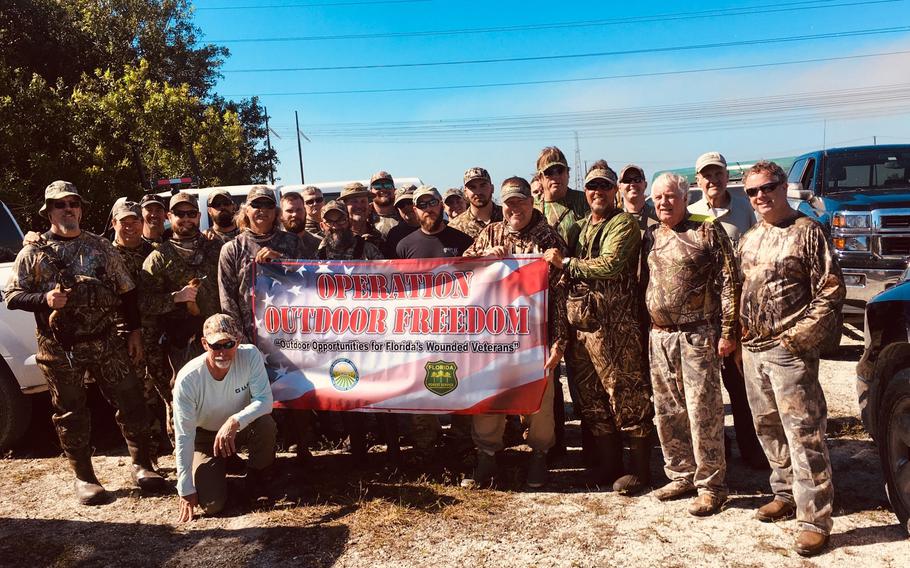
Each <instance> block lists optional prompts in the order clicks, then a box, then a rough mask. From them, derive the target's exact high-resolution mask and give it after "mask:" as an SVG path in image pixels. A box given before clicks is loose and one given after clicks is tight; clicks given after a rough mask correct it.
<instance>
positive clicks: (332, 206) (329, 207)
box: [320, 199, 348, 221]
mask: <svg viewBox="0 0 910 568" xmlns="http://www.w3.org/2000/svg"><path fill="white" fill-rule="evenodd" d="M332 211H335V212H337V213H341V215H342V216H343V217H344V218H345V219H346V218H347V216H348V208H347V207H345V206H344V204H343V203H339V202H338V201H336V200H334V199H333V200H332V201H329V202H328V203H326V204H325V207H323V208H322V213H320V215H321V216H322V220H323V221H326V220H327V219H326V217H328V214H329V213H331V212H332Z"/></svg>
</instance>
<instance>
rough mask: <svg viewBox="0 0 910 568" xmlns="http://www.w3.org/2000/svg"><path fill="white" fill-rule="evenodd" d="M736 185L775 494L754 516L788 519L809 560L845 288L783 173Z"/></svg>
mask: <svg viewBox="0 0 910 568" xmlns="http://www.w3.org/2000/svg"><path fill="white" fill-rule="evenodd" d="M743 181H744V183H745V191H746V194H747V195H748V196H749V201H750V202H751V203H752V207H753V208H754V209H755V211H756V212H757V213H758V214H759V216H760V217H761V221H760V222H759V223H758V224H757V225H755V226H754V227H752V228H751V229H750V230H749V231H748V232H746V233H745V234H744V235H743V236H742V238H741V239H740V241H739V251H738V253H739V261H740V273H741V277H742V282H743V288H742V300H741V302H740V306H741V309H740V321H741V323H742V344H743V347H744V350H743V364H744V367H745V371H746V391H747V393H748V396H749V405H750V406H751V407H752V413H753V415H754V416H755V429H756V430H757V431H758V433H759V439H760V440H761V446H762V449H764V452H765V455H766V456H767V458H768V461H769V462H770V463H771V490H772V491H773V492H774V499H773V500H772V501H770V502H768V503H766V504H765V505H763V506H762V507H761V508H759V509H758V511H757V512H756V518H757V519H758V520H760V521H763V522H774V521H777V520H781V519H786V518H788V517H791V516H793V514H794V513H795V514H796V521H797V526H798V528H799V534H798V535H797V538H796V542H795V545H794V548H795V550H796V552H797V553H799V554H800V555H802V556H813V555H815V554H818V553H819V552H821V551H822V550H823V549H824V548H825V546H826V545H827V544H828V535H830V534H831V527H832V520H831V513H832V498H833V496H834V488H833V486H832V483H831V459H830V457H829V456H828V447H827V445H826V444H825V428H826V421H827V406H826V405H825V395H824V393H823V392H822V388H821V385H820V384H819V382H818V359H819V351H820V350H821V347H822V346H823V345H825V343H826V342H827V341H829V340H830V338H831V336H832V335H834V334H835V333H839V328H840V311H841V305H842V304H843V301H844V296H845V293H846V288H845V287H844V278H843V275H842V274H841V270H840V266H839V265H838V262H837V258H836V257H835V256H834V254H833V250H832V247H831V244H830V243H829V241H828V237H827V235H826V233H825V229H824V228H823V226H822V225H821V224H820V223H818V222H817V221H815V220H814V219H811V218H809V217H806V216H805V215H803V214H802V213H800V212H798V211H795V210H794V209H793V208H792V207H790V204H789V203H788V202H787V174H786V172H784V170H783V169H781V167H780V166H778V165H777V164H775V163H774V162H767V161H761V162H757V163H756V164H755V165H754V166H752V167H751V168H750V169H749V170H748V171H747V172H746V175H745V177H744V180H743Z"/></svg>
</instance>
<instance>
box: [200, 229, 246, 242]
mask: <svg viewBox="0 0 910 568" xmlns="http://www.w3.org/2000/svg"><path fill="white" fill-rule="evenodd" d="M202 234H203V236H205V238H207V239H209V240H212V239H218V240H219V241H221V244H223V245H226V244H227V243H229V242H231V241H232V240H234V239H236V238H237V235H239V234H240V227H234V229H233V230H231V231H228V232H226V233H222V232H221V231H219V230H217V229H215V227H209V228H208V229H206V230H205V232H203V233H202Z"/></svg>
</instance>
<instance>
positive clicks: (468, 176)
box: [449, 168, 502, 239]
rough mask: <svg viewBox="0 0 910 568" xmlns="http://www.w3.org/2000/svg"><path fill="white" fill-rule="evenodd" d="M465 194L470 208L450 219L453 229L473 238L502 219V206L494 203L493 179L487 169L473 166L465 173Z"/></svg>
mask: <svg viewBox="0 0 910 568" xmlns="http://www.w3.org/2000/svg"><path fill="white" fill-rule="evenodd" d="M464 196H465V199H467V201H468V208H467V210H466V211H465V212H464V213H462V214H460V215H459V216H458V217H456V218H455V219H452V220H450V222H449V226H450V227H452V228H453V229H458V230H459V231H461V232H462V233H464V234H466V235H468V236H469V237H471V238H472V239H473V238H474V237H476V236H477V235H479V234H480V232H481V231H482V230H483V229H484V227H486V226H487V225H489V224H490V223H498V222H500V221H502V207H500V206H499V205H496V204H495V203H493V181H492V180H491V179H490V173H489V172H487V170H485V169H483V168H471V169H469V170H468V171H466V172H465V173H464Z"/></svg>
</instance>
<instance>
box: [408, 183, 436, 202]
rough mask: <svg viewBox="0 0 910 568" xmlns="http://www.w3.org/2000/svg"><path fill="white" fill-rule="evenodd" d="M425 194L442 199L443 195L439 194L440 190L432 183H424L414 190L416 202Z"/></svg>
mask: <svg viewBox="0 0 910 568" xmlns="http://www.w3.org/2000/svg"><path fill="white" fill-rule="evenodd" d="M424 195H432V196H433V197H435V198H436V199H439V200H442V196H441V195H439V190H437V189H436V188H435V187H433V186H432V185H422V186H420V187H418V188H417V190H415V191H414V203H417V200H418V199H420V198H421V197H423V196H424Z"/></svg>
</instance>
